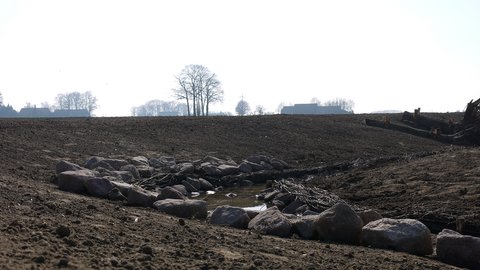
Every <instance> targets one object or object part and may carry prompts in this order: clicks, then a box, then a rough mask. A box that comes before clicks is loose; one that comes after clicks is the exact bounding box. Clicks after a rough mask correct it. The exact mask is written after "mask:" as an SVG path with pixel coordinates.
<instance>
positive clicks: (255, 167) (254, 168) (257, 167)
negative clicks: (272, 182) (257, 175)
mask: <svg viewBox="0 0 480 270" xmlns="http://www.w3.org/2000/svg"><path fill="white" fill-rule="evenodd" d="M242 164H245V165H248V166H250V168H251V169H252V172H258V171H261V170H263V166H262V165H260V162H258V163H255V162H251V161H248V160H246V161H244V162H243V163H242Z"/></svg>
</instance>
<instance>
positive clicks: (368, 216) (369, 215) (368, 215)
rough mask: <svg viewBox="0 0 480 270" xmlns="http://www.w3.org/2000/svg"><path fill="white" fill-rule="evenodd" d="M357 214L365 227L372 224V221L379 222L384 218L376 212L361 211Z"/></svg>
mask: <svg viewBox="0 0 480 270" xmlns="http://www.w3.org/2000/svg"><path fill="white" fill-rule="evenodd" d="M357 214H358V216H360V218H361V219H362V221H363V225H364V226H365V225H367V224H368V223H370V222H372V221H375V220H379V219H381V218H382V215H380V214H379V213H378V212H377V211H375V210H365V211H360V212H358V213H357Z"/></svg>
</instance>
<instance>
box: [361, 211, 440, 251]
mask: <svg viewBox="0 0 480 270" xmlns="http://www.w3.org/2000/svg"><path fill="white" fill-rule="evenodd" d="M362 241H363V243H364V244H366V245H369V246H372V247H375V248H385V249H394V250H397V251H401V252H406V253H411V254H415V255H428V254H432V252H433V247H432V239H431V235H430V230H429V229H428V228H427V226H425V225H424V224H423V223H421V222H420V221H418V220H415V219H390V218H382V219H379V220H376V221H372V222H370V223H368V224H367V225H365V226H364V227H363V230H362Z"/></svg>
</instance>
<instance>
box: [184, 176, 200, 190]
mask: <svg viewBox="0 0 480 270" xmlns="http://www.w3.org/2000/svg"><path fill="white" fill-rule="evenodd" d="M185 183H188V184H190V185H191V186H192V187H194V188H195V189H196V190H202V183H200V181H199V180H198V179H195V178H190V177H187V179H185V180H184V181H182V184H183V185H185ZM187 190H188V188H187ZM189 192H192V191H189Z"/></svg>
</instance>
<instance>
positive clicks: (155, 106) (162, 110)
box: [132, 99, 187, 116]
mask: <svg viewBox="0 0 480 270" xmlns="http://www.w3.org/2000/svg"><path fill="white" fill-rule="evenodd" d="M161 115H178V116H182V115H187V106H186V104H184V103H178V102H175V101H163V100H158V99H155V100H150V101H148V102H147V103H145V104H143V105H141V106H138V107H134V108H132V116H161Z"/></svg>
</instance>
